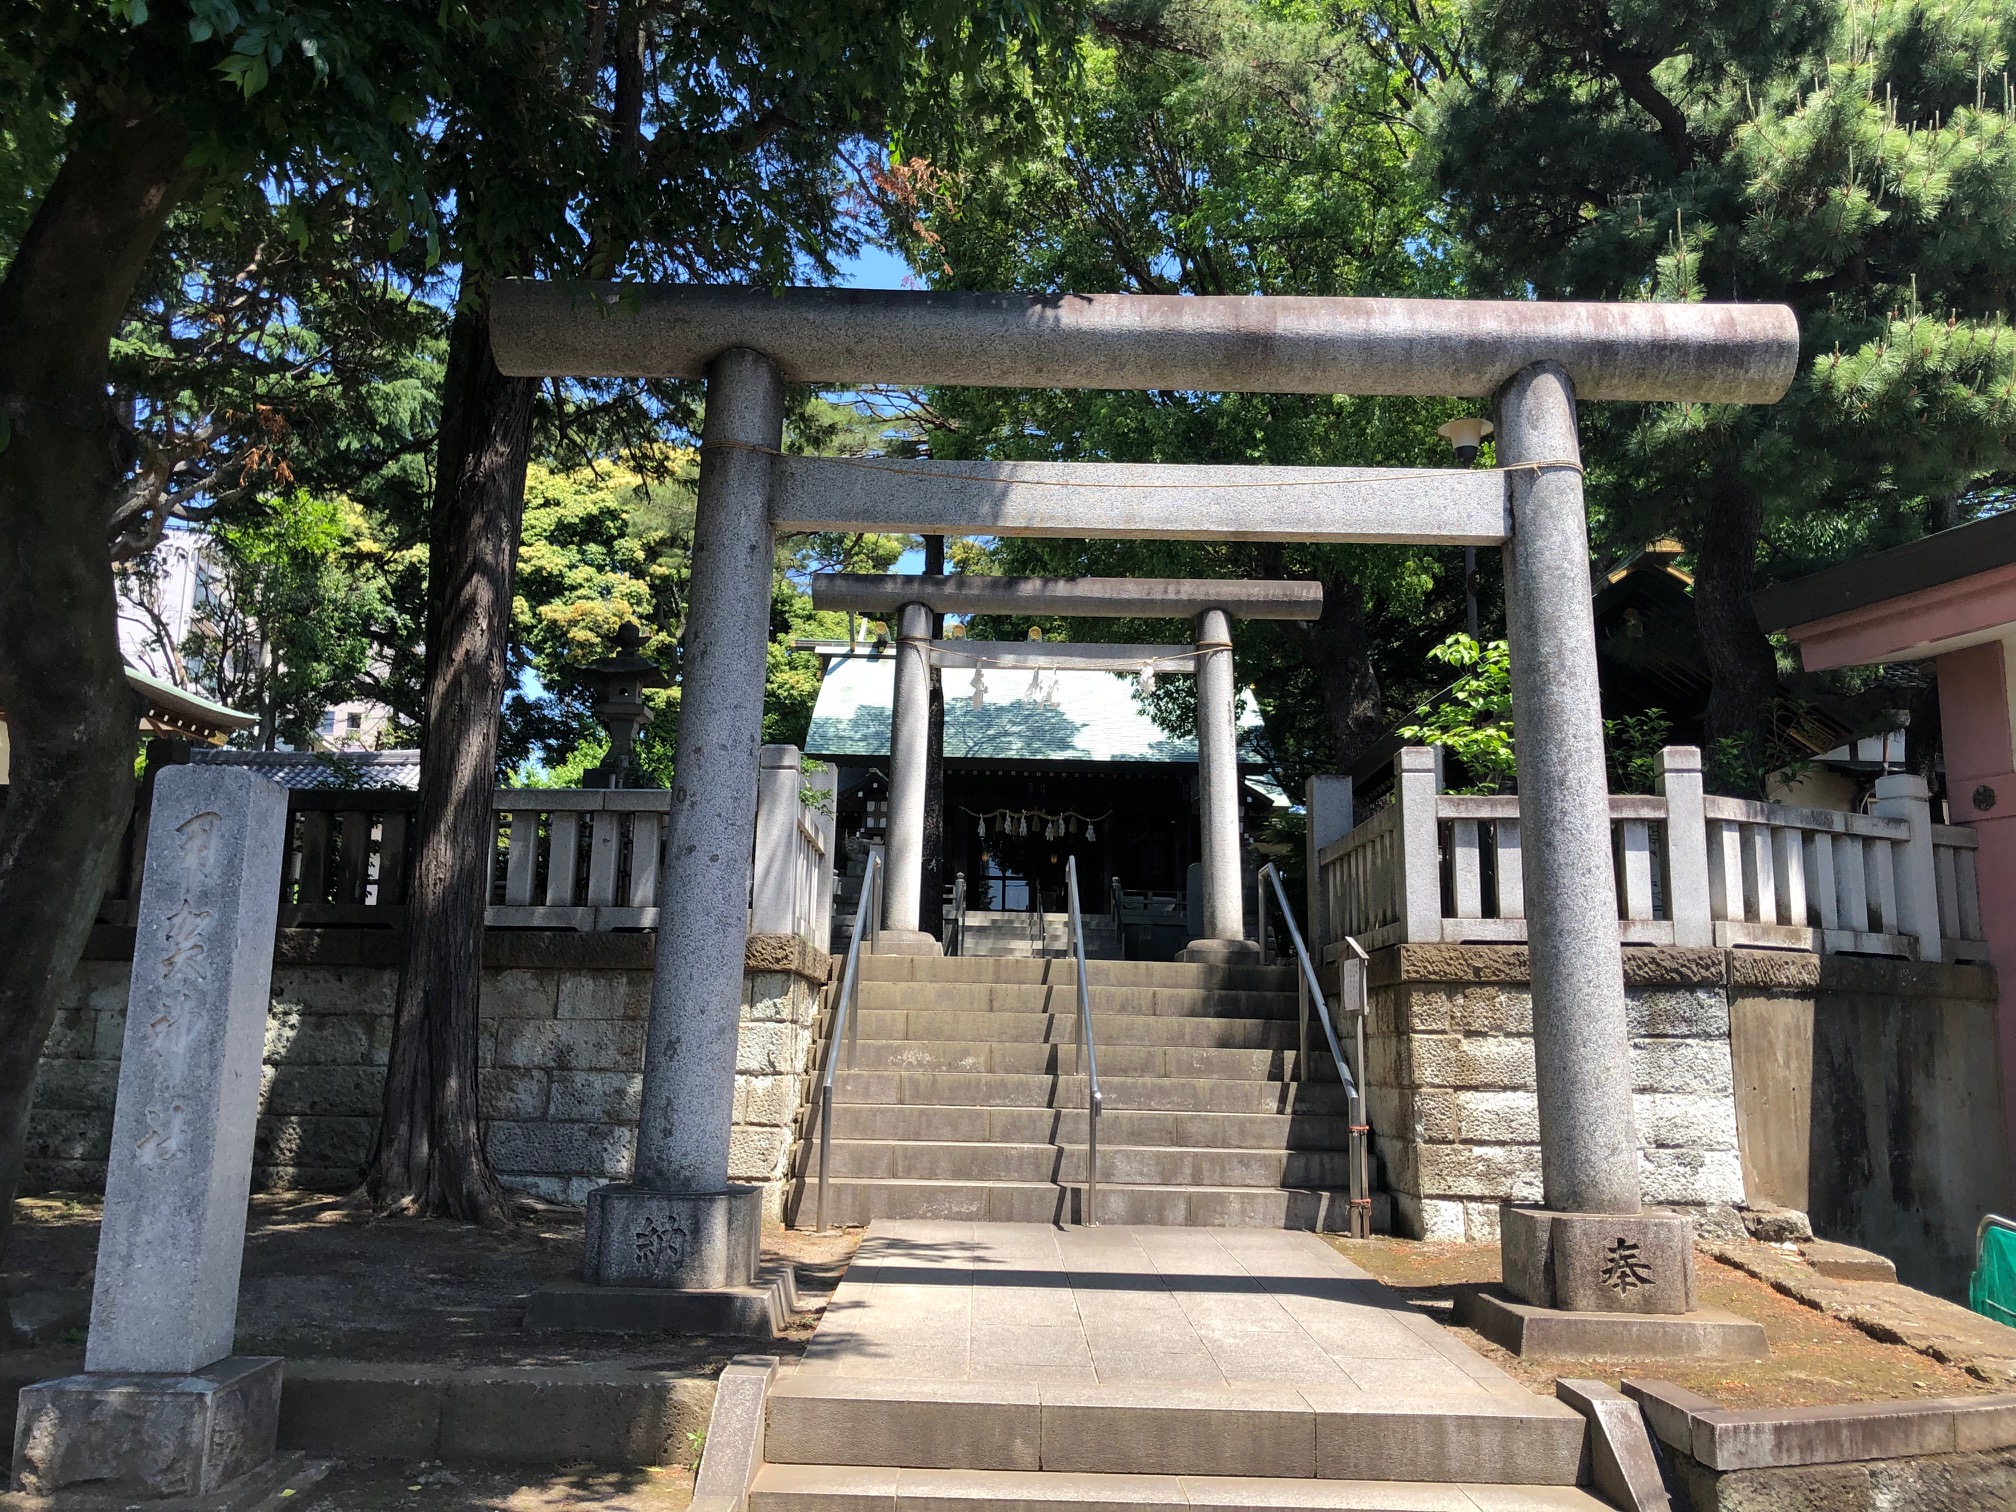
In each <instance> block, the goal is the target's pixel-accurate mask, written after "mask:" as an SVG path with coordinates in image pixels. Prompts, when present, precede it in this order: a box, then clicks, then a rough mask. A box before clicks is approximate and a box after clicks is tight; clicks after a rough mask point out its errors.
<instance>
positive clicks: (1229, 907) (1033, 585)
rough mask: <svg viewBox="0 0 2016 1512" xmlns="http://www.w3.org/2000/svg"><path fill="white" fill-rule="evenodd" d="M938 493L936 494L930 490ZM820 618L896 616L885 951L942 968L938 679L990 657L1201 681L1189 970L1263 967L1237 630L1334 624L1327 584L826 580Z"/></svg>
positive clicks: (829, 576)
mask: <svg viewBox="0 0 2016 1512" xmlns="http://www.w3.org/2000/svg"><path fill="white" fill-rule="evenodd" d="M931 481H934V482H935V481H937V480H936V479H933V480H931ZM812 606H813V608H815V609H833V610H846V611H849V612H852V613H866V614H893V615H895V616H896V617H897V624H896V697H895V704H894V707H893V709H892V710H891V718H890V726H891V728H890V733H889V835H888V841H887V855H888V858H889V874H888V875H889V880H888V883H887V889H888V890H887V892H886V893H885V895H884V899H883V920H882V943H881V945H880V946H879V947H878V948H879V949H882V950H885V951H893V952H895V953H898V954H926V955H935V954H936V953H937V950H938V942H937V941H936V940H935V939H933V938H932V937H931V936H930V935H929V934H926V933H925V932H924V931H923V929H922V928H921V927H920V926H921V924H922V918H921V904H922V899H921V897H920V895H919V893H920V886H921V882H920V879H921V877H922V875H923V863H924V800H925V792H924V765H925V748H926V744H927V742H928V740H929V738H930V731H929V725H928V711H929V696H928V689H929V687H930V671H929V669H930V667H931V666H932V665H942V664H947V663H956V664H960V665H964V664H966V663H968V662H971V661H973V660H975V659H980V658H984V660H985V664H986V665H988V666H998V667H1040V668H1053V667H1066V666H1070V667H1093V668H1096V669H1103V670H1110V671H1125V670H1127V669H1128V668H1129V667H1134V666H1139V665H1142V664H1144V663H1152V664H1155V665H1156V666H1157V668H1158V670H1164V671H1174V672H1185V673H1187V672H1194V673H1195V674H1196V677H1197V784H1198V809H1199V818H1200V826H1199V828H1200V837H1201V839H1202V842H1203V843H1202V845H1201V847H1200V853H1201V858H1202V861H1203V880H1204V899H1203V902H1204V934H1203V936H1202V938H1200V939H1196V940H1192V941H1191V942H1190V944H1189V946H1188V947H1187V948H1186V949H1185V950H1184V951H1183V953H1182V954H1181V955H1180V956H1179V957H1178V959H1179V960H1185V961H1235V960H1243V959H1246V958H1248V957H1254V958H1257V956H1258V953H1259V951H1258V947H1257V946H1255V945H1253V944H1251V943H1250V942H1249V941H1247V939H1246V938H1245V931H1244V928H1243V925H1242V919H1243V917H1244V899H1243V898H1242V897H1241V894H1240V887H1239V731H1238V712H1237V703H1238V690H1237V689H1236V687H1235V686H1234V683H1233V675H1232V621H1233V620H1234V619H1285V620H1312V619H1315V618H1316V617H1317V616H1319V615H1320V614H1322V612H1323V588H1322V585H1321V584H1319V583H1301V582H1282V581H1240V580H1234V579H1216V578H1039V577H975V576H967V575H957V576H937V577H922V576H915V577H912V576H903V575H894V574H879V573H849V572H832V573H822V574H820V575H819V576H817V577H815V578H813V579H812ZM936 614H1024V615H1026V614H1062V615H1069V616H1074V617H1082V618H1089V619H1187V620H1190V621H1191V622H1192V623H1193V624H1194V625H1195V626H1196V643H1195V645H1194V647H1185V646H1115V645H1099V644H1087V645H1054V644H1052V645H1032V644H1028V643H1025V642H1020V641H1004V642H985V641H933V640H932V639H931V624H932V616H933V615H936Z"/></svg>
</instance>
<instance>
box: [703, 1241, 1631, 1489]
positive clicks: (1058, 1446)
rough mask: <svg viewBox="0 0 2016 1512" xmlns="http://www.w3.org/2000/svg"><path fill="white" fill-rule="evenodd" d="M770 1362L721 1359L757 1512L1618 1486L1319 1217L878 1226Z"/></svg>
mask: <svg viewBox="0 0 2016 1512" xmlns="http://www.w3.org/2000/svg"><path fill="white" fill-rule="evenodd" d="M1213 1233H1215V1234H1219V1235H1223V1236H1224V1240H1225V1245H1226V1248H1225V1249H1224V1250H1223V1251H1221V1252H1219V1253H1218V1255H1217V1257H1216V1258H1215V1259H1214V1253H1213V1250H1214V1247H1213V1246H1212V1245H1211V1244H1210V1243H1209V1242H1208V1241H1209V1234H1213ZM1297 1245H1299V1246H1301V1248H1299V1249H1298V1248H1296V1247H1295V1246H1297ZM773 1369H775V1367H774V1365H773V1364H772V1362H768V1361H755V1360H750V1361H741V1362H737V1364H736V1365H733V1366H731V1367H730V1368H729V1371H728V1373H727V1374H725V1375H724V1376H723V1377H722V1384H721V1391H722V1396H721V1397H720V1398H719V1399H717V1405H716V1408H715V1425H714V1428H713V1429H712V1430H710V1433H709V1437H708V1447H707V1452H708V1455H709V1456H710V1457H711V1456H714V1455H715V1454H716V1453H717V1446H716V1439H717V1437H721V1438H723V1439H724V1441H725V1440H726V1435H727V1433H728V1431H729V1429H730V1424H731V1423H732V1422H735V1421H747V1422H749V1423H750V1424H751V1426H752V1427H754V1426H755V1425H756V1424H757V1423H758V1422H760V1423H761V1424H762V1429H763V1431H762V1432H761V1434H760V1436H755V1435H752V1437H753V1438H754V1439H755V1441H754V1442H753V1443H750V1444H749V1445H748V1446H747V1447H746V1448H744V1447H742V1445H740V1444H736V1445H735V1448H736V1450H737V1452H736V1453H735V1454H734V1456H733V1464H734V1466H735V1469H734V1472H733V1480H732V1482H731V1489H739V1488H740V1487H742V1486H745V1485H746V1488H747V1491H746V1494H747V1498H748V1512H965V1509H969V1508H970V1509H971V1512H1008V1509H1029V1508H1035V1509H1055V1512H1077V1509H1084V1512H1115V1509H1120V1508H1123V1507H1124V1508H1125V1509H1127V1512H1602V1509H1603V1508H1604V1507H1606V1506H1608V1505H1611V1503H1609V1502H1607V1501H1606V1500H1604V1499H1602V1498H1600V1497H1599V1496H1597V1495H1595V1494H1593V1493H1592V1491H1591V1490H1590V1489H1589V1487H1588V1482H1589V1480H1590V1478H1591V1463H1590V1449H1589V1433H1588V1431H1587V1425H1586V1423H1585V1421H1584V1419H1583V1418H1582V1417H1581V1416H1580V1415H1579V1414H1578V1413H1577V1412H1576V1411H1574V1410H1573V1409H1572V1408H1570V1407H1568V1406H1566V1405H1564V1404H1563V1403H1561V1402H1557V1401H1555V1400H1553V1399H1552V1398H1551V1397H1547V1396H1542V1395H1540V1394H1537V1393H1535V1392H1533V1391H1531V1390H1529V1389H1527V1388H1526V1387H1524V1386H1523V1385H1521V1384H1520V1383H1518V1382H1517V1381H1515V1380H1513V1379H1511V1378H1510V1377H1509V1376H1507V1375H1505V1374H1504V1373H1503V1372H1502V1371H1500V1370H1499V1369H1497V1368H1496V1367H1495V1366H1493V1365H1491V1364H1490V1363H1489V1362H1488V1361H1486V1360H1485V1359H1483V1358H1482V1357H1481V1356H1480V1355H1478V1354H1476V1353H1475V1352H1474V1351H1472V1350H1470V1349H1468V1348H1466V1347H1465V1346H1464V1345H1463V1344H1461V1343H1460V1342H1458V1341H1457V1340H1456V1339H1454V1338H1453V1337H1451V1336H1450V1335H1449V1334H1447V1333H1446V1332H1444V1331H1443V1330H1442V1329H1441V1328H1440V1327H1439V1326H1438V1325H1436V1324H1434V1323H1432V1322H1430V1321H1429V1320H1428V1319H1426V1318H1425V1317H1422V1316H1421V1315H1420V1314H1418V1313H1417V1312H1415V1311H1414V1309H1412V1308H1411V1307H1409V1306H1408V1305H1407V1304H1406V1303H1405V1302H1404V1301H1402V1300H1401V1299H1400V1298H1399V1297H1397V1296H1395V1295H1394V1294H1393V1293H1391V1292H1389V1291H1387V1290H1386V1289H1385V1288H1384V1287H1382V1286H1380V1285H1379V1284H1378V1283H1377V1282H1375V1281H1373V1280H1372V1279H1371V1278H1370V1277H1368V1276H1366V1275H1365V1273H1364V1272H1363V1271H1360V1270H1358V1269H1357V1268H1356V1267H1355V1266H1352V1265H1350V1263H1349V1262H1347V1261H1345V1260H1343V1259H1342V1257H1341V1256H1337V1255H1335V1254H1334V1252H1328V1251H1327V1249H1325V1248H1324V1247H1321V1246H1320V1245H1319V1241H1317V1240H1315V1239H1314V1238H1313V1237H1311V1236H1308V1235H1295V1234H1259V1233H1245V1234H1234V1233H1230V1232H1228V1231H1226V1230H1213V1231H1209V1233H1200V1232H1199V1231H1197V1230H1190V1231H1183V1230H1170V1229H1155V1230H1145V1229H1132V1230H1129V1229H1125V1228H1112V1227H1101V1228H1097V1229H1066V1230H1051V1229H1042V1230H1035V1231H1031V1230H1028V1229H1018V1228H1016V1227H1014V1226H996V1225H988V1224H974V1225H968V1226H966V1227H965V1229H964V1231H963V1232H962V1231H961V1230H960V1229H959V1228H957V1227H955V1226H954V1225H951V1224H924V1223H896V1224H884V1223H878V1224H877V1225H876V1226H875V1227H874V1228H873V1229H871V1230H870V1231H869V1233H868V1236H867V1241H866V1243H864V1244H863V1246H862V1249H861V1252H860V1254H859V1255H858V1256H857V1257H856V1259H855V1262H854V1265H853V1266H852V1267H850V1269H849V1271H848V1274H847V1276H846V1278H845V1279H844V1280H843V1282H842V1284H841V1286H840V1289H839V1291H838V1292H837V1293H836V1294H835V1297H834V1301H833V1304H832V1305H831V1306H830V1307H829V1308H828V1311H827V1313H826V1317H825V1319H824V1320H823V1321H822V1322H821V1324H820V1326H819V1331H818V1333H817V1334H815V1336H814V1337H813V1339H812V1342H811V1344H810V1345H809V1347H808V1348H807V1350H806V1352H805V1355H804V1357H803V1359H802V1360H800V1361H798V1362H794V1363H791V1364H786V1365H784V1366H783V1368H782V1369H781V1370H775V1373H774V1375H773V1374H771V1371H772V1370H773ZM766 1387H767V1389H766ZM759 1393H760V1394H759ZM724 1412H725V1413H726V1414H727V1416H726V1417H724ZM723 1458H724V1460H725V1459H727V1456H726V1455H725V1454H724V1456H723ZM724 1468H725V1466H724ZM724 1479H725V1477H724ZM715 1489H716V1481H715V1472H714V1467H713V1464H712V1463H711V1462H707V1463H703V1465H702V1468H701V1472H700V1486H699V1490H700V1491H701V1492H703V1493H704V1492H710V1491H713V1490H715ZM725 1502H726V1499H725V1498H723V1499H722V1502H721V1503H720V1504H725ZM699 1504H700V1499H699V1498H698V1497H696V1502H695V1505H696V1506H698V1505H699ZM708 1505H709V1506H710V1507H711V1506H714V1505H717V1503H715V1502H713V1501H709V1502H708Z"/></svg>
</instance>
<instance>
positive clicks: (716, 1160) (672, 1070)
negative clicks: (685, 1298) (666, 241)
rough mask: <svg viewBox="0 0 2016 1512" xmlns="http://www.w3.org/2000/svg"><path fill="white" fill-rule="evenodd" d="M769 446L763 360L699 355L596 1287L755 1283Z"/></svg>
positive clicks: (770, 368)
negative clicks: (753, 910) (663, 726)
mask: <svg viewBox="0 0 2016 1512" xmlns="http://www.w3.org/2000/svg"><path fill="white" fill-rule="evenodd" d="M783 435H784V383H783V379H782V378H781V377H780V375H779V374H778V372H777V369H776V367H775V366H774V365H773V364H772V363H771V362H770V360H769V359H768V358H767V357H764V356H763V355H762V354H761V353H759V352H752V351H749V350H748V349H746V348H742V347H735V348H731V349H729V350H728V351H726V352H723V353H722V354H721V355H720V356H719V357H717V358H715V359H714V361H713V363H712V364H711V365H710V366H709V368H708V370H707V414H706V420H705V423H704V426H703V429H702V432H701V448H700V495H699V500H698V504H697V507H696V512H695V515H694V521H693V587H692V592H691V596H690V598H689V600H688V603H687V612H686V651H685V657H684V661H683V670H682V675H681V690H680V703H679V738H678V748H677V754H676V757H675V771H676V776H675V778H674V786H673V789H672V810H671V817H670V820H669V823H668V825H667V832H666V837H665V859H664V864H663V869H662V870H661V872H660V874H659V881H658V900H659V915H658V918H659V924H658V945H657V954H656V957H655V961H654V967H655V969H654V972H653V975H652V981H651V1019H650V1026H649V1030H648V1033H647V1036H646V1040H645V1051H644V1092H643V1099H642V1107H641V1109H640V1111H639V1116H638V1121H637V1158H636V1165H635V1176H634V1179H633V1181H632V1182H631V1183H630V1184H629V1185H627V1186H606V1187H602V1188H599V1189H598V1190H596V1191H594V1192H591V1193H590V1194H589V1197H588V1225H587V1226H588V1235H587V1256H586V1261H585V1264H584V1274H585V1276H586V1278H587V1279H588V1280H589V1281H590V1282H592V1283H595V1284H598V1285H601V1286H623V1287H650V1288H673V1289H682V1290H683V1289H700V1288H720V1287H727V1286H746V1285H748V1284H749V1283H751V1282H753V1281H754V1280H755V1276H756V1263H757V1255H758V1247H759V1241H760V1238H761V1223H762V1211H761V1206H760V1204H761V1198H762V1193H761V1189H760V1188H757V1187H753V1186H749V1187H730V1186H729V1185H728V1129H729V1123H730V1121H731V1118H732V1115H733V1109H734V1101H735V1056H736V1047H737V1039H738V1033H739V1030H740V1027H741V1018H742V1009H741V1003H742V962H743V954H744V949H745V945H746V942H747V939H748V934H749V886H750V870H751V864H752V862H751V855H752V851H751V847H752V845H753V844H754V833H755V825H756V772H757V749H758V747H759V746H760V745H761V743H762V738H763V647H764V645H765V644H766V643H767V642H768V640H769V638H770V577H771V571H772V567H773V553H774V549H775V548H774V544H773V541H772V537H771V531H770V513H769V503H770V472H771V465H772V462H773V460H774V457H775V454H776V452H777V449H778V448H779V446H780V445H781V444H782V442H783Z"/></svg>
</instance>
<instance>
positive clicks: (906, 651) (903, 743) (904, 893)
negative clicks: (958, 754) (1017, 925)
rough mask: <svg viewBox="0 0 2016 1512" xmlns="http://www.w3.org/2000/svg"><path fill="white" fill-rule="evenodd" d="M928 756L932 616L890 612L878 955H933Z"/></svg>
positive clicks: (920, 609) (917, 608) (910, 607)
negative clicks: (890, 695) (927, 860)
mask: <svg viewBox="0 0 2016 1512" xmlns="http://www.w3.org/2000/svg"><path fill="white" fill-rule="evenodd" d="M930 755H931V610H930V608H929V606H927V605H925V604H904V605H902V606H901V607H900V608H899V609H898V610H897V612H896V696H895V699H894V701H893V703H892V704H891V707H890V710H889V838H888V841H887V849H886V850H885V851H884V852H883V854H884V856H885V858H886V860H887V862H888V867H889V871H888V874H887V878H886V880H885V881H884V882H883V884H882V932H881V935H880V936H879V937H878V939H877V941H876V945H875V948H876V950H877V951H879V952H880V953H882V954H883V955H937V954H938V952H939V948H940V947H939V944H938V940H937V937H936V936H934V935H932V934H929V933H928V932H926V931H925V929H924V928H923V912H924V900H923V897H922V893H923V887H924V801H925V799H926V797H927V796H928V795H927V794H926V793H925V791H924V786H925V782H924V779H925V767H926V765H927V763H928V762H929V760H930Z"/></svg>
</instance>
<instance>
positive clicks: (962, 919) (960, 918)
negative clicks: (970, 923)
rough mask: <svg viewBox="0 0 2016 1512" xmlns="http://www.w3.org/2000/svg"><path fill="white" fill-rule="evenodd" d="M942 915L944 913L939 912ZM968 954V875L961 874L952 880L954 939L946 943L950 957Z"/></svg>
mask: <svg viewBox="0 0 2016 1512" xmlns="http://www.w3.org/2000/svg"><path fill="white" fill-rule="evenodd" d="M939 913H940V915H941V916H942V915H943V913H944V910H943V909H940V910H939ZM965 953H966V873H964V872H963V871H962V872H959V873H957V874H956V875H954V876H953V878H952V938H951V939H950V940H949V941H947V942H946V946H945V954H947V955H948V956H956V955H964V954H965Z"/></svg>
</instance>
